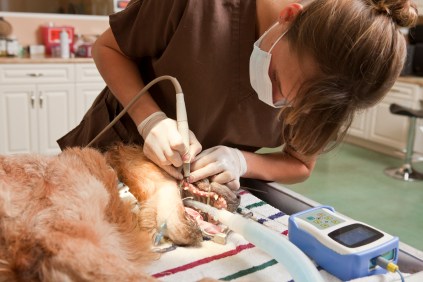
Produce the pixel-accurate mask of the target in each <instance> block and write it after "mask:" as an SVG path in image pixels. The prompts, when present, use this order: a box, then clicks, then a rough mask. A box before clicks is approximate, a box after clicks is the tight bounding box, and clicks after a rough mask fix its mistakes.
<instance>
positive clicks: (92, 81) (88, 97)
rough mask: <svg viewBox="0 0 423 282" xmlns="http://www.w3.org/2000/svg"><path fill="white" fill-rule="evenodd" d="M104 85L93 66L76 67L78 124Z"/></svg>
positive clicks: (78, 65) (80, 65) (79, 65)
mask: <svg viewBox="0 0 423 282" xmlns="http://www.w3.org/2000/svg"><path fill="white" fill-rule="evenodd" d="M104 87H105V83H104V81H103V79H102V77H101V75H100V73H99V72H98V70H97V68H96V66H95V65H94V64H77V65H76V104H77V108H76V121H77V123H79V122H80V121H81V119H82V117H83V116H84V114H85V112H86V111H87V110H88V109H89V108H90V107H91V104H92V103H93V101H94V99H95V98H96V97H97V96H98V94H99V93H100V92H101V90H103V88H104Z"/></svg>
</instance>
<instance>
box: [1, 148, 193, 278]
mask: <svg viewBox="0 0 423 282" xmlns="http://www.w3.org/2000/svg"><path fill="white" fill-rule="evenodd" d="M118 177H119V179H120V180H121V181H123V182H124V183H126V184H127V185H128V186H129V187H130V189H131V192H132V193H133V194H134V195H135V196H136V197H137V199H138V200H139V201H140V202H141V207H142V208H141V211H140V212H138V213H133V212H131V208H132V207H130V206H129V204H125V203H124V202H123V201H121V199H120V198H119V194H118V190H117V181H118V180H117V179H118ZM164 222H166V223H167V227H168V228H167V234H166V235H167V236H168V237H169V238H170V239H171V240H173V241H174V242H175V243H176V244H183V245H189V244H196V243H198V242H199V240H201V232H200V231H199V229H198V228H197V226H196V223H195V222H193V221H191V220H188V219H187V218H186V217H185V215H184V208H183V203H182V200H181V196H180V194H179V189H178V187H177V182H176V181H175V180H174V179H173V178H171V177H170V176H169V175H167V174H166V173H165V172H163V171H162V170H160V169H158V167H157V166H155V165H154V164H152V163H151V162H149V161H147V160H146V159H145V157H144V156H143V155H142V150H141V149H140V148H139V147H130V146H116V147H114V148H111V149H110V150H109V151H108V152H107V153H105V155H103V154H101V153H100V152H98V151H97V150H94V149H90V148H69V149H66V150H65V151H63V152H62V153H61V154H59V155H58V156H40V155H32V154H31V155H16V156H0V244H1V245H0V281H140V280H142V281H154V280H155V279H153V278H151V277H149V276H148V275H146V274H145V273H143V272H142V267H143V266H145V265H146V264H147V263H148V262H151V261H152V260H153V259H154V258H157V255H156V254H154V253H152V252H151V251H150V250H151V244H152V237H153V235H154V233H155V232H156V230H157V226H160V224H162V223H164Z"/></svg>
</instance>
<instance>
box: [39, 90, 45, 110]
mask: <svg viewBox="0 0 423 282" xmlns="http://www.w3.org/2000/svg"><path fill="white" fill-rule="evenodd" d="M39 99H40V100H39V101H40V109H42V108H43V102H44V96H43V92H40V98H39Z"/></svg>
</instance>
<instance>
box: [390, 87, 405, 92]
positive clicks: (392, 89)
mask: <svg viewBox="0 0 423 282" xmlns="http://www.w3.org/2000/svg"><path fill="white" fill-rule="evenodd" d="M389 91H390V92H393V93H403V92H402V91H401V90H398V89H395V88H391V90H389Z"/></svg>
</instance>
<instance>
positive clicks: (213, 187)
mask: <svg viewBox="0 0 423 282" xmlns="http://www.w3.org/2000/svg"><path fill="white" fill-rule="evenodd" d="M181 187H182V188H181V195H182V198H188V197H192V198H193V199H194V200H195V201H199V202H202V203H205V204H208V205H210V206H212V207H215V208H217V209H227V210H228V211H230V212H234V211H235V210H236V209H237V208H238V206H239V203H240V197H239V195H237V194H236V193H234V192H233V191H231V190H230V189H229V188H228V187H227V186H225V185H221V184H218V183H216V182H210V181H209V180H208V179H204V180H201V181H198V182H195V183H193V184H192V183H188V182H186V181H184V180H183V181H182V183H181ZM201 213H202V212H201Z"/></svg>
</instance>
